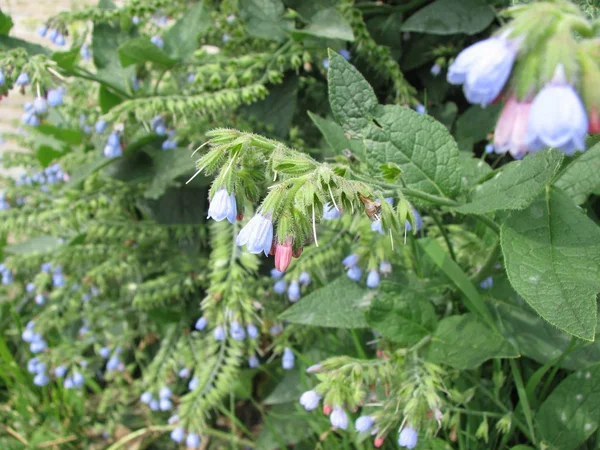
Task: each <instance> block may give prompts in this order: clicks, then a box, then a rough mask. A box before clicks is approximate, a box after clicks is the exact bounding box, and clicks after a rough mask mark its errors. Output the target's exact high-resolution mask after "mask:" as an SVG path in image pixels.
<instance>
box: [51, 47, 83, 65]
mask: <svg viewBox="0 0 600 450" xmlns="http://www.w3.org/2000/svg"><path fill="white" fill-rule="evenodd" d="M80 49H81V47H73V48H72V49H70V50H67V51H66V52H53V53H52V57H51V58H52V59H53V60H54V61H56V64H57V65H58V67H60V68H62V69H65V70H71V69H72V68H73V66H74V65H75V64H76V63H77V61H79V50H80Z"/></svg>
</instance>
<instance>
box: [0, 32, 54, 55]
mask: <svg viewBox="0 0 600 450" xmlns="http://www.w3.org/2000/svg"><path fill="white" fill-rule="evenodd" d="M15 48H22V49H24V50H25V51H26V52H27V53H28V54H29V56H35V55H49V54H50V53H51V51H50V49H48V48H46V47H42V46H41V45H38V44H33V43H31V42H28V41H24V40H23V39H18V38H13V37H9V36H5V35H3V34H0V50H12V49H15Z"/></svg>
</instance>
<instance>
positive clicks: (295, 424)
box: [256, 401, 312, 450]
mask: <svg viewBox="0 0 600 450" xmlns="http://www.w3.org/2000/svg"><path fill="white" fill-rule="evenodd" d="M307 416H308V413H306V412H298V407H297V401H296V402H293V403H285V404H282V405H275V406H274V407H273V408H271V410H269V412H268V413H267V414H266V416H265V417H264V426H263V427H262V429H261V431H260V433H259V434H258V438H257V440H256V448H260V449H261V450H275V449H281V448H287V447H289V446H290V445H294V444H297V443H299V442H301V441H303V440H304V439H306V438H307V437H309V436H310V435H311V434H312V428H311V424H310V420H307Z"/></svg>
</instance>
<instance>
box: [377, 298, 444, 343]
mask: <svg viewBox="0 0 600 450" xmlns="http://www.w3.org/2000/svg"><path fill="white" fill-rule="evenodd" d="M366 318H367V322H368V323H369V326H370V327H372V328H373V329H374V330H375V331H377V332H378V333H380V334H381V335H382V336H383V337H385V338H387V339H389V340H391V341H394V342H398V343H400V344H402V345H406V346H410V345H414V344H416V343H417V342H418V341H419V340H421V339H422V338H424V337H425V336H427V335H429V334H431V333H433V330H434V329H435V325H436V323H437V318H436V315H435V309H434V308H433V304H432V303H431V301H430V300H429V299H428V298H427V297H425V296H424V295H422V294H419V293H416V292H414V291H410V290H408V289H407V290H406V291H405V292H386V293H382V294H379V295H377V296H376V297H375V298H374V299H373V301H372V302H371V306H370V307H369V310H368V311H367V315H366Z"/></svg>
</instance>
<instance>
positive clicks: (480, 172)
mask: <svg viewBox="0 0 600 450" xmlns="http://www.w3.org/2000/svg"><path fill="white" fill-rule="evenodd" d="M458 164H459V165H460V173H461V175H462V178H463V180H462V181H463V188H464V189H465V190H466V189H470V188H471V187H472V186H474V185H476V184H477V183H478V182H479V180H481V179H482V178H483V177H485V176H486V175H488V174H489V173H490V172H491V171H492V168H491V167H490V166H489V164H488V163H486V162H485V161H483V160H481V159H479V158H474V157H473V154H472V153H471V152H468V153H467V152H460V154H459V157H458Z"/></svg>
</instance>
